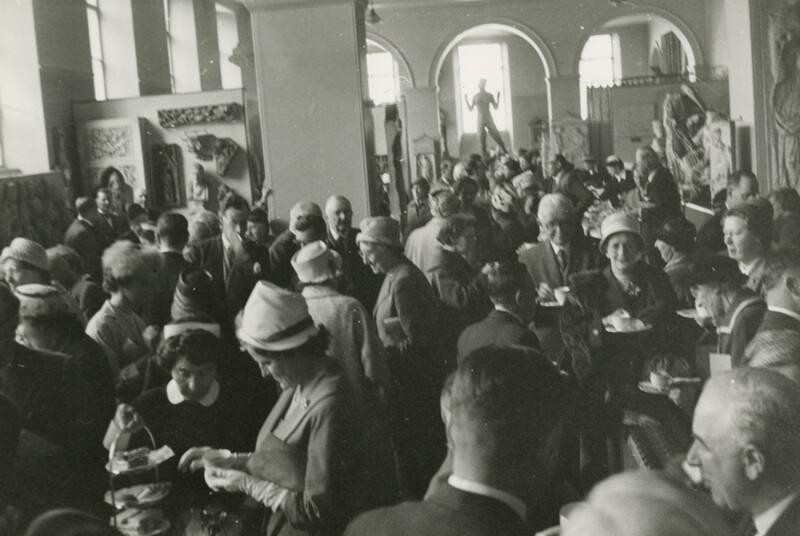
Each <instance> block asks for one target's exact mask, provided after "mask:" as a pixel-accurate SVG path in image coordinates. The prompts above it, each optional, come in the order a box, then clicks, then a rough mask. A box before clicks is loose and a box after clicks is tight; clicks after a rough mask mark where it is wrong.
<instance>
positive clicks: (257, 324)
mask: <svg viewBox="0 0 800 536" xmlns="http://www.w3.org/2000/svg"><path fill="white" fill-rule="evenodd" d="M317 333H319V329H318V328H317V326H316V325H314V321H313V320H312V318H311V315H310V314H309V313H308V306H307V305H306V300H305V298H303V296H301V295H300V294H297V293H296V292H290V291H288V290H286V289H283V288H280V287H278V286H277V285H273V284H272V283H269V282H267V281H259V282H258V283H257V284H256V286H255V288H253V292H252V293H251V294H250V297H249V298H248V299H247V303H246V304H245V306H244V310H243V311H242V314H241V318H240V325H239V329H238V330H237V331H236V335H237V336H238V337H239V340H240V341H242V342H243V343H245V344H249V345H251V346H255V347H256V348H260V349H262V350H266V351H269V352H281V351H284V350H291V349H293V348H297V347H299V346H302V345H303V344H305V343H306V342H308V340H309V339H311V338H312V337H313V336H314V335H316V334H317Z"/></svg>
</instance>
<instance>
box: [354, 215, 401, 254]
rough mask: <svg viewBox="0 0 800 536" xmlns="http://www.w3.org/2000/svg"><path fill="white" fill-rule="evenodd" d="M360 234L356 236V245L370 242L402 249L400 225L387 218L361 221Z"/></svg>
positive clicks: (377, 217)
mask: <svg viewBox="0 0 800 536" xmlns="http://www.w3.org/2000/svg"><path fill="white" fill-rule="evenodd" d="M359 227H360V228H361V232H360V233H358V235H357V236H356V243H357V244H360V243H361V242H372V243H374V244H383V245H386V246H389V247H393V248H397V249H403V244H402V243H401V242H400V224H399V223H397V220H394V219H392V218H389V217H387V216H375V217H372V218H364V219H363V220H361V225H360V226H359Z"/></svg>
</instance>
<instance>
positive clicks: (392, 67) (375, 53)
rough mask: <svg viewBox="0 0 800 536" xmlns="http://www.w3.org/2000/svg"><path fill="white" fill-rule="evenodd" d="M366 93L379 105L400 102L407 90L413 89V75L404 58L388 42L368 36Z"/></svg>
mask: <svg viewBox="0 0 800 536" xmlns="http://www.w3.org/2000/svg"><path fill="white" fill-rule="evenodd" d="M366 46H367V91H368V93H369V97H370V99H372V101H373V102H374V103H375V104H377V105H379V104H389V103H394V102H397V101H398V100H400V96H401V95H402V94H403V93H404V92H405V90H406V89H407V88H410V87H414V85H415V83H414V75H413V73H412V72H411V68H410V67H409V65H408V62H407V61H406V59H405V57H404V56H403V55H402V54H401V53H400V51H399V50H398V49H397V48H396V47H395V46H394V45H392V44H391V43H390V42H389V41H387V40H386V39H384V38H383V37H380V36H378V35H375V34H368V35H367V39H366Z"/></svg>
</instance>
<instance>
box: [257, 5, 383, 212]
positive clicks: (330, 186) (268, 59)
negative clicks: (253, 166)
mask: <svg viewBox="0 0 800 536" xmlns="http://www.w3.org/2000/svg"><path fill="white" fill-rule="evenodd" d="M246 4H247V7H248V8H249V9H250V13H251V20H252V27H253V48H254V58H255V66H256V83H257V87H258V90H257V91H258V103H259V112H260V117H261V133H262V143H263V149H264V159H265V175H266V180H265V185H266V186H267V187H270V188H272V189H273V191H274V194H273V196H272V197H271V198H270V199H271V207H270V208H271V211H272V213H273V214H274V215H275V217H277V218H286V216H287V215H288V212H289V208H290V207H291V206H292V205H293V204H294V203H295V202H296V201H298V200H302V199H308V200H312V201H316V202H319V203H322V202H324V201H325V198H326V197H327V196H329V195H331V194H334V193H336V194H341V195H344V196H346V197H347V198H349V199H350V200H351V201H352V203H353V212H354V221H358V220H359V218H363V217H364V216H366V215H368V207H369V200H368V197H369V196H368V193H367V192H368V188H367V185H368V171H367V151H366V129H365V122H364V115H365V111H364V93H365V90H364V79H365V64H366V57H365V50H366V47H365V46H364V39H365V33H366V32H365V29H364V3H363V2H362V0H341V1H335V0H333V1H330V2H325V3H320V2H317V1H313V0H247V1H246Z"/></svg>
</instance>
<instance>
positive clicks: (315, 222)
mask: <svg viewBox="0 0 800 536" xmlns="http://www.w3.org/2000/svg"><path fill="white" fill-rule="evenodd" d="M294 230H295V231H298V232H301V233H305V232H306V231H311V232H312V233H314V237H315V240H324V239H325V234H326V232H327V228H326V227H325V220H324V219H322V216H318V215H317V214H304V215H302V216H300V217H299V218H297V223H295V225H294Z"/></svg>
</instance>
